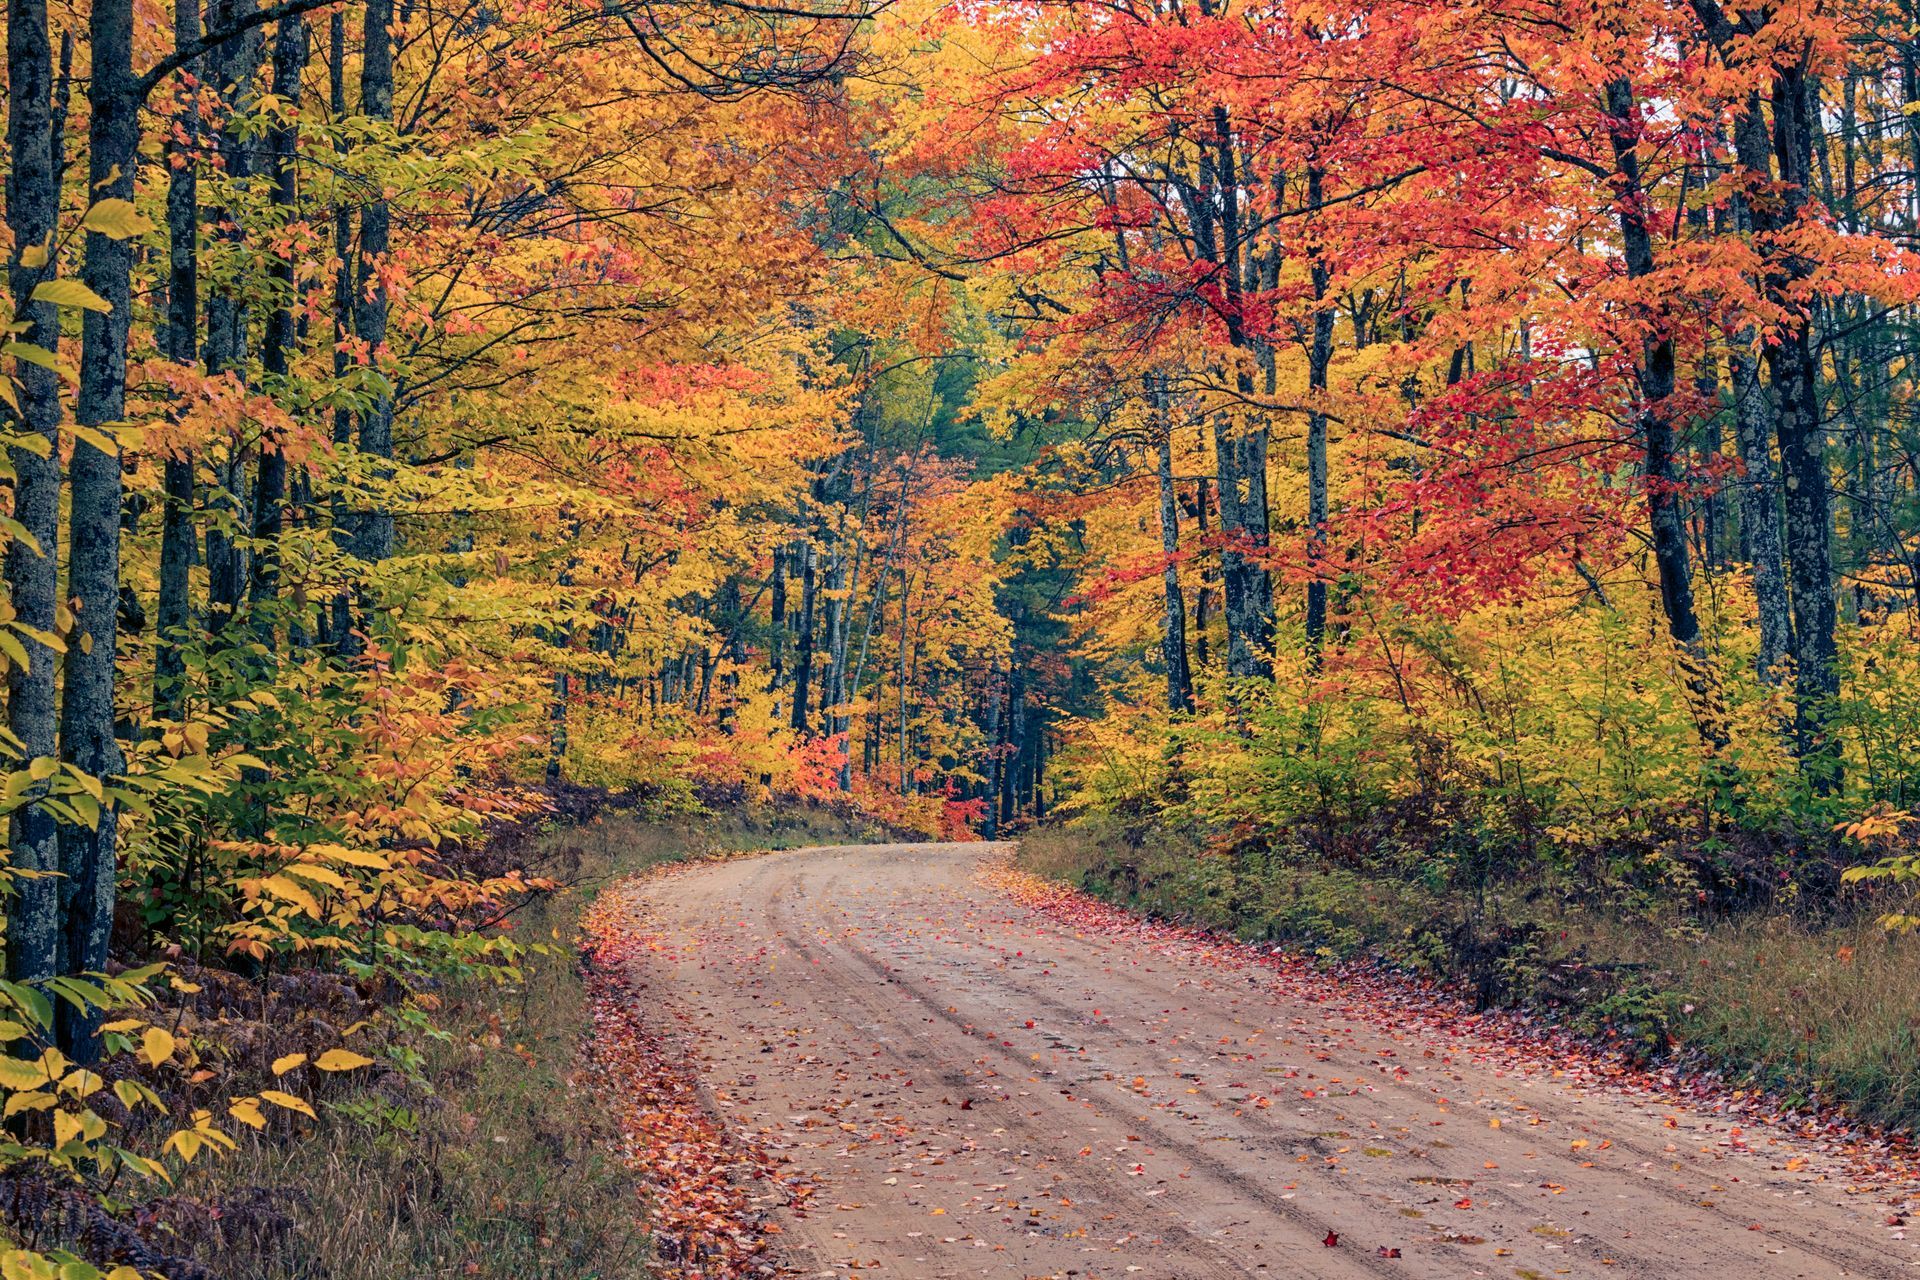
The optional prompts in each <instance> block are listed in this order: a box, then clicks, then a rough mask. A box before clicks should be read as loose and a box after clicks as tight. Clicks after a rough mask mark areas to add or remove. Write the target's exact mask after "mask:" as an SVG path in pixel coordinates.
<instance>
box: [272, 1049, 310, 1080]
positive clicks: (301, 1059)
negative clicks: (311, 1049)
mask: <svg viewBox="0 0 1920 1280" xmlns="http://www.w3.org/2000/svg"><path fill="white" fill-rule="evenodd" d="M306 1060H307V1055H306V1054H304V1053H289V1054H287V1055H286V1056H285V1057H282V1058H275V1059H274V1060H273V1074H274V1075H276V1076H283V1075H285V1074H287V1072H289V1071H291V1070H293V1069H294V1068H295V1067H298V1066H301V1065H303V1064H305V1062H306Z"/></svg>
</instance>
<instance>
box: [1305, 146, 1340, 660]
mask: <svg viewBox="0 0 1920 1280" xmlns="http://www.w3.org/2000/svg"><path fill="white" fill-rule="evenodd" d="M1322 181H1323V175H1322V174H1321V172H1320V170H1319V169H1317V168H1310V169H1308V170H1307V207H1308V208H1309V209H1312V210H1316V211H1317V210H1319V208H1320V207H1321V204H1322V202H1323V200H1324V196H1323V193H1322V185H1321V184H1322ZM1310 258H1311V262H1310V266H1309V271H1310V274H1311V276H1312V279H1313V300H1314V309H1313V338H1312V341H1311V343H1310V345H1309V346H1308V348H1307V572H1308V574H1309V577H1308V578H1307V619H1306V632H1307V657H1308V661H1309V663H1310V664H1311V666H1312V668H1313V669H1314V670H1316V671H1317V670H1319V667H1320V649H1321V645H1322V644H1323V643H1324V642H1325V639H1326V634H1327V580H1326V577H1325V564H1324V562H1325V560H1326V554H1327V414H1326V409H1325V408H1324V401H1325V399H1326V394H1327V373H1328V370H1329V369H1330V367H1331V366H1332V364H1333V321H1334V312H1333V308H1332V307H1331V306H1329V305H1327V291H1328V289H1329V288H1330V287H1331V286H1332V283H1333V273H1332V271H1331V270H1329V268H1328V267H1327V264H1326V260H1325V259H1324V258H1323V257H1322V256H1321V254H1320V252H1319V250H1318V249H1317V248H1316V249H1313V250H1311V251H1310Z"/></svg>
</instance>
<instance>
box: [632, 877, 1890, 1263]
mask: <svg viewBox="0 0 1920 1280" xmlns="http://www.w3.org/2000/svg"><path fill="white" fill-rule="evenodd" d="M999 848H1000V847H997V846H992V845H983V844H972V845H956V844H942V845H879V846H853V847H839V848H821V849H806V850H799V851H795V852H788V853H781V854H772V855H768V856H764V857H759V858H751V859H742V860H736V861H731V862H723V863H716V864H710V865H704V866H700V867H697V868H694V869H691V870H688V871H685V872H682V873H680V874H674V875H669V876H664V877H660V878H657V879H651V880H641V881H637V882H635V883H633V884H632V885H630V886H628V887H626V888H623V889H618V890H615V892H618V893H623V894H627V895H631V896H633V897H634V898H636V899H637V902H636V904H635V905H636V906H637V907H638V908H639V910H640V912H641V914H642V916H643V918H644V919H645V921H646V924H647V927H648V929H649V930H651V931H653V932H654V935H655V936H654V937H653V939H652V940H651V942H650V944H649V948H648V949H646V950H644V952H643V955H644V957H645V958H644V959H643V960H641V961H638V962H636V964H637V968H636V971H635V972H634V973H633V974H632V975H631V977H632V979H633V985H634V987H635V988H636V993H635V994H636V998H637V999H639V1000H641V1001H643V1002H646V1003H647V1004H648V1005H649V1007H650V1008H652V1009H653V1011H654V1012H658V1011H659V1010H660V1008H661V1006H660V1005H655V1004H654V1003H653V1002H655V1001H659V1002H662V1004H663V1005H664V1006H665V1007H667V1008H670V1009H671V1010H672V1011H674V1012H675V1013H677V1014H678V1015H679V1017H678V1022H679V1024H680V1026H681V1027H682V1028H683V1032H682V1034H684V1035H685V1036H686V1037H687V1039H688V1041H689V1043H688V1046H687V1047H688V1050H689V1052H690V1053H691V1055H692V1057H693V1060H694V1061H695V1063H696V1064H697V1065H698V1068H699V1070H700V1072H701V1074H702V1077H703V1081H704V1085H705V1088H706V1090H707V1092H708V1096H709V1099H710V1101H711V1103H712V1105H713V1106H714V1107H715V1108H717V1109H718V1110H719V1112H720V1114H722V1115H723V1116H725V1117H727V1119H728V1121H729V1123H730V1124H731V1125H732V1126H733V1127H734V1128H735V1130H736V1131H737V1132H739V1133H741V1134H743V1135H745V1136H747V1137H749V1138H750V1139H752V1140H755V1141H757V1142H759V1143H760V1144H761V1145H762V1146H763V1147H765V1148H766V1149H768V1150H770V1151H771V1152H772V1153H774V1154H775V1155H776V1156H779V1157H782V1158H784V1159H786V1160H788V1161H790V1165H789V1167H790V1168H791V1169H792V1170H793V1172H794V1174H795V1176H796V1177H799V1178H801V1179H803V1180H807V1181H811V1182H812V1183H813V1184H815V1185H816V1187H817V1190H816V1192H815V1193H814V1194H813V1195H812V1196H811V1197H810V1199H809V1202H808V1203H809V1208H808V1209H807V1210H806V1211H805V1212H804V1213H801V1214H792V1213H789V1214H787V1215H786V1216H785V1217H784V1219H783V1220H782V1221H781V1224H780V1225H781V1228H782V1232H783V1234H782V1235H781V1237H780V1238H781V1239H782V1240H783V1241H785V1242H786V1244H785V1249H786V1253H785V1256H784V1257H783V1259H782V1262H783V1264H784V1265H785V1266H787V1267H788V1268H789V1269H790V1273H791V1274H795V1275H811V1276H820V1277H825V1276H829V1275H831V1276H841V1277H869V1276H870V1277H878V1278H884V1277H906V1278H913V1280H919V1278H921V1277H928V1278H944V1277H956V1278H957V1277H971V1276H1012V1277H1039V1276H1050V1277H1066V1276H1079V1277H1088V1278H1089V1280H1093V1278H1099V1277H1115V1278H1118V1277H1128V1276H1133V1277H1142V1278H1143V1280H1144V1278H1152V1277H1170V1278H1178V1280H1204V1278H1207V1277H1229V1276H1276V1277H1278V1276H1289V1277H1293V1276H1299V1277H1314V1278H1316V1280H1319V1278H1325V1280H1346V1278H1347V1277H1355V1278H1359V1277H1417V1278H1419V1280H1429V1278H1442V1277H1456V1276H1458V1277H1479V1276H1489V1277H1522V1278H1524V1280H1546V1278H1547V1277H1559V1276H1571V1277H1595V1278H1596V1280H1598V1278H1601V1277H1616V1278H1617V1277H1644V1278H1645V1280H1682V1278H1690V1277H1719V1276H1726V1277H1739V1280H1773V1278H1775V1277H1779V1278H1782V1280H1784V1278H1786V1277H1807V1278H1810V1280H1813V1278H1818V1280H1827V1278H1829V1277H1839V1276H1913V1275H1915V1274H1916V1273H1917V1269H1916V1265H1915V1264H1916V1258H1917V1256H1920V1255H1916V1254H1915V1253H1914V1252H1913V1246H1912V1244H1911V1243H1910V1242H1908V1241H1906V1240H1905V1239H1904V1238H1903V1237H1904V1235H1905V1232H1904V1231H1902V1230H1900V1229H1899V1228H1898V1226H1897V1225H1889V1219H1888V1209H1887V1207H1886V1205H1885V1203H1884V1202H1882V1201H1881V1200H1880V1199H1879V1198H1877V1197H1875V1196H1873V1195H1870V1194H1864V1193H1862V1192H1860V1190H1859V1189H1858V1188H1850V1187H1849V1185H1848V1182H1847V1180H1846V1178H1845V1175H1844V1173H1843V1171H1841V1170H1840V1169H1838V1168H1837V1167H1836V1165H1835V1164H1834V1162H1833V1161H1832V1160H1831V1159H1830V1158H1829V1157H1827V1156H1826V1155H1825V1154H1823V1153H1822V1152H1820V1151H1818V1150H1816V1149H1814V1148H1813V1147H1811V1146H1802V1145H1800V1144H1799V1142H1798V1140H1797V1139H1795V1138H1793V1137H1791V1136H1787V1135H1780V1134H1771V1133H1768V1132H1766V1131H1764V1130H1760V1129H1755V1128H1753V1127H1751V1126H1750V1127H1749V1128H1748V1130H1747V1132H1746V1133H1745V1134H1744V1135H1742V1134H1741V1133H1740V1132H1739V1130H1737V1129H1733V1128H1732V1126H1731V1123H1730V1122H1729V1121H1728V1120H1727V1118H1726V1117H1724V1116H1719V1117H1716V1116H1710V1115H1701V1114H1692V1113H1689V1112H1687V1111H1685V1110H1677V1109H1676V1108H1675V1107H1673V1106H1672V1105H1670V1104H1666V1103H1661V1102H1658V1101H1655V1100H1653V1099H1651V1098H1648V1097H1643V1096H1639V1095H1635V1094H1630V1093H1625V1092H1614V1091H1610V1090H1606V1089H1586V1088H1582V1087H1580V1086H1576V1085H1573V1084H1569V1083H1567V1081H1566V1080H1565V1079H1563V1078H1556V1076H1555V1074H1554V1073H1553V1072H1550V1071H1533V1072H1523V1071H1515V1070H1512V1069H1511V1068H1509V1067H1505V1066H1501V1065H1497V1064H1498V1063H1499V1062H1500V1060H1499V1059H1498V1058H1497V1057H1496V1056H1492V1055H1481V1054H1476V1053H1474V1052H1472V1050H1471V1046H1470V1045H1469V1046H1466V1047H1465V1049H1464V1050H1463V1045H1462V1042H1461V1040H1460V1039H1459V1038H1458V1037H1455V1036H1442V1035H1441V1034H1440V1033H1439V1032H1438V1031H1435V1030H1433V1029H1430V1028H1424V1027H1422V1026H1420V1025H1419V1024H1417V1023H1411V1024H1406V1025H1403V1026H1395V1025H1393V1024H1392V1023H1391V1022H1382V1021H1377V1020H1376V1021H1369V1020H1367V1019H1364V1018H1359V1017H1356V1016H1355V1013H1354V1011H1353V1009H1352V1008H1351V1007H1348V1006H1344V1005H1340V1004H1337V1003H1334V1002H1329V1001H1326V1000H1324V999H1318V1000H1316V999H1313V998H1310V997H1309V996H1308V995H1303V994H1302V993H1301V992H1298V991H1290V990H1289V989H1288V986H1289V985H1290V984H1289V983H1288V982H1287V979H1286V977H1285V974H1284V973H1283V972H1280V971H1275V970H1270V969H1266V968H1262V967H1258V966H1241V967H1234V966H1229V965H1222V964H1220V963H1217V962H1214V961H1211V960H1210V959H1209V956H1208V955H1207V953H1206V950H1207V949H1206V948H1197V947H1193V946H1187V945H1149V943H1147V942H1143V941H1142V938H1141V937H1140V936H1137V935H1127V934H1124V933H1123V934H1118V935H1116V934H1111V933H1108V932H1106V931H1085V930H1076V929H1075V928H1074V927H1073V925H1072V923H1071V921H1068V920H1064V919H1058V918H1055V917H1053V916H1050V915H1049V914H1047V913H1043V912H1039V911H1035V910H1032V909H1030V908H1028V907H1026V906H1023V905H1021V904H1020V903H1019V902H1017V901H1015V900H1014V899H1013V898H1011V897H1009V896H1007V895H1006V894H1005V893H1003V892H1001V891H1000V890H997V889H995V888H994V887H992V885H991V884H990V883H989V882H988V881H987V880H986V879H984V878H983V877H982V875H981V869H982V867H983V865H984V864H985V863H986V862H987V861H988V860H989V859H991V858H993V857H994V856H996V855H997V853H998V852H999Z"/></svg>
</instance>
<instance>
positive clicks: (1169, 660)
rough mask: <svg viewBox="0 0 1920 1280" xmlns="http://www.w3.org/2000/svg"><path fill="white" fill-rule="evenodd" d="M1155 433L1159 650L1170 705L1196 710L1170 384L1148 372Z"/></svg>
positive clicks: (1175, 709)
mask: <svg viewBox="0 0 1920 1280" xmlns="http://www.w3.org/2000/svg"><path fill="white" fill-rule="evenodd" d="M1147 385H1148V394H1149V395H1150V396H1151V397H1152V404H1153V414H1154V433H1155V435H1156V436H1157V437H1158V444H1159V465H1158V468H1157V470H1158V474H1159V480H1160V551H1161V554H1162V555H1164V556H1165V557H1166V567H1165V568H1163V569H1162V570H1161V571H1160V579H1161V583H1160V585H1161V590H1162V596H1163V601H1164V603H1163V608H1162V614H1161V628H1160V653H1161V657H1162V659H1163V660H1164V661H1165V663H1166V667H1167V709H1168V710H1169V711H1174V712H1188V711H1192V710H1193V672H1192V671H1191V670H1189V669H1188V667H1187V598H1186V595H1185V594H1184V593H1183V592H1182V591H1181V590H1180V564H1179V561H1178V558H1177V557H1178V556H1179V553H1180V502H1179V497H1178V495H1177V494H1176V493H1175V492H1174V487H1173V436H1172V429H1171V427H1170V425H1169V424H1168V421H1167V385H1166V380H1165V378H1164V377H1156V376H1153V375H1149V376H1148V379H1147Z"/></svg>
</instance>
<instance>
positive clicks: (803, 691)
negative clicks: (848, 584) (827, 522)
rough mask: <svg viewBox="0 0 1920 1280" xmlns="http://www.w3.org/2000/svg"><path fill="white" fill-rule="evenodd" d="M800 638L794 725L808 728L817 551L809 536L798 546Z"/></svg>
mask: <svg viewBox="0 0 1920 1280" xmlns="http://www.w3.org/2000/svg"><path fill="white" fill-rule="evenodd" d="M799 555H800V639H799V642H798V643H797V644H796V645H795V646H794V654H793V729H794V732H796V733H799V734H805V733H806V732H807V712H808V710H809V707H810V704H811V702H812V691H813V624H814V610H815V606H816V604H817V603H818V588H817V579H818V574H817V573H816V566H815V561H816V560H817V559H818V555H819V553H818V551H817V550H816V549H815V547H814V542H813V539H812V538H811V537H809V538H808V539H807V540H806V541H805V542H804V543H803V544H802V545H801V547H800V551H799Z"/></svg>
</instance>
